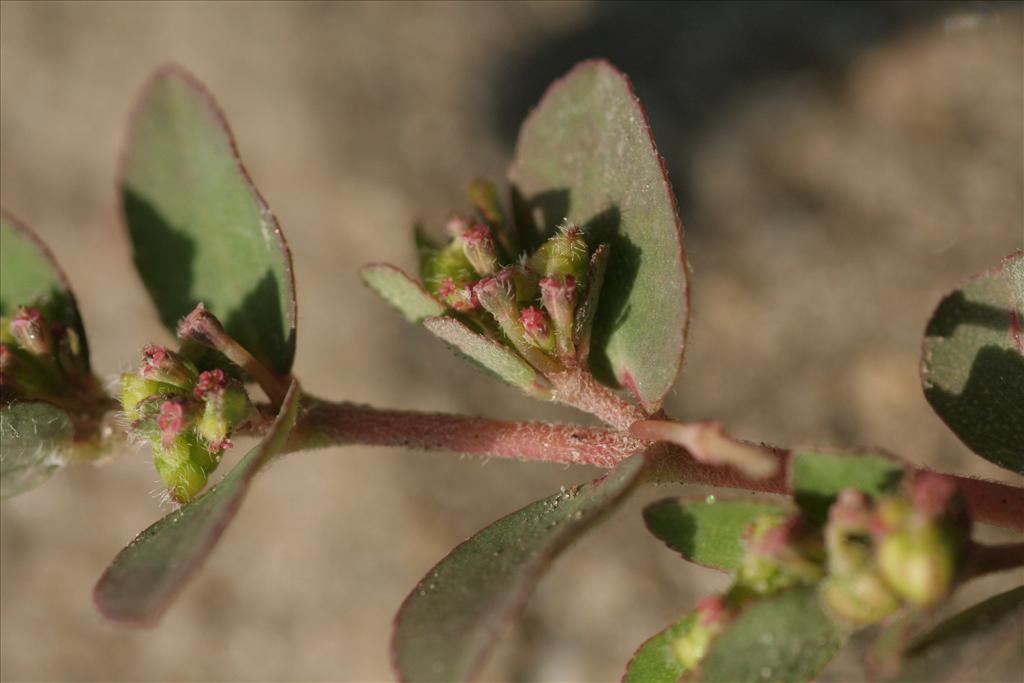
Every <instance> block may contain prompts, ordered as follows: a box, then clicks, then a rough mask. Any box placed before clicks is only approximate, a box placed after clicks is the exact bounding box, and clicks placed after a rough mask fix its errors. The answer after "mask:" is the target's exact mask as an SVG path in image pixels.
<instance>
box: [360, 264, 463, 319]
mask: <svg viewBox="0 0 1024 683" xmlns="http://www.w3.org/2000/svg"><path fill="white" fill-rule="evenodd" d="M359 276H360V277H362V278H363V282H364V283H366V286H367V287H369V288H370V289H372V290H373V291H374V292H376V293H377V294H378V295H379V296H380V297H381V298H382V299H384V300H385V301H387V302H388V303H389V304H391V305H392V306H393V307H394V308H395V309H396V310H397V311H398V312H399V313H401V314H402V315H403V316H404V317H405V319H406V320H408V321H409V322H411V323H417V324H418V323H421V322H423V321H424V320H426V319H427V318H431V317H434V316H438V315H443V314H444V312H445V307H444V305H443V304H442V303H441V302H440V301H438V300H437V299H435V298H434V297H433V296H431V294H430V292H428V291H427V290H426V289H424V288H423V285H422V284H420V283H419V282H417V281H416V280H414V279H412V278H411V277H409V276H408V275H406V274H405V272H404V271H403V270H402V269H401V268H398V267H397V266H393V265H391V264H389V263H371V264H369V265H366V266H363V267H362V268H361V269H360V270H359Z"/></svg>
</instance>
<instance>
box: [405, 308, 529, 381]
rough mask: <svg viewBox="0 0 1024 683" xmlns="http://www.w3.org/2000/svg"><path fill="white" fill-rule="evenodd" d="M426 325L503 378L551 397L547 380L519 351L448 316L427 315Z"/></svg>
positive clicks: (476, 363)
mask: <svg viewBox="0 0 1024 683" xmlns="http://www.w3.org/2000/svg"><path fill="white" fill-rule="evenodd" d="M423 326H424V327H426V328H427V329H428V330H430V331H431V332H432V333H433V334H434V335H436V336H437V337H440V338H441V339H443V340H444V341H445V342H446V343H447V344H449V345H450V346H451V347H452V348H454V349H455V350H456V351H458V352H459V354H460V355H462V356H464V357H466V358H468V359H469V360H471V361H473V363H474V364H475V365H477V366H479V367H481V368H483V369H485V370H487V371H489V372H491V373H492V374H494V375H496V376H497V377H498V378H499V379H501V380H504V381H505V382H507V383H509V384H511V385H512V386H514V387H518V388H519V389H522V390H523V391H524V392H526V393H527V394H529V395H531V396H536V397H538V398H547V397H548V396H549V389H548V384H547V380H545V379H544V378H543V377H542V376H541V375H540V374H538V372H537V371H536V370H534V369H533V367H532V366H531V365H530V364H529V363H527V362H526V361H525V360H523V359H522V358H520V357H519V354H517V353H516V352H515V351H513V350H512V349H510V348H509V347H507V346H505V345H504V344H499V343H498V342H496V341H494V340H493V339H489V338H487V337H485V336H483V335H482V334H478V333H476V332H474V331H473V330H471V329H469V327H467V326H466V325H465V324H463V323H461V322H459V321H458V320H456V319H455V318H450V317H448V316H437V317H434V318H427V319H426V320H424V321H423Z"/></svg>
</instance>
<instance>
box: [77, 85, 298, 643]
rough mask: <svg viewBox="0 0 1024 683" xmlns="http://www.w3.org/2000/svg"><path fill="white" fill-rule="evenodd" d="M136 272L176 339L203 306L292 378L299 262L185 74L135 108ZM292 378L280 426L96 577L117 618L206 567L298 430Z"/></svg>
mask: <svg viewBox="0 0 1024 683" xmlns="http://www.w3.org/2000/svg"><path fill="white" fill-rule="evenodd" d="M121 199H122V207H123V209H124V216H125V222H126V224H127V227H128V233H129V236H130V237H131V240H132V245H133V247H134V256H135V265H136V267H137V269H138V271H139V274H140V276H141V277H142V280H143V282H144V283H145V285H146V288H147V289H148V290H149V293H150V296H151V297H152V299H153V302H154V303H155V304H156V307H157V310H158V311H159V313H160V319H161V321H162V322H163V323H164V325H165V326H166V327H167V328H168V329H169V330H171V332H172V333H173V332H174V331H175V329H176V328H177V325H178V321H179V319H180V318H182V317H183V316H185V315H186V314H188V313H189V312H190V311H192V309H193V308H194V307H195V306H196V304H198V303H200V302H202V303H204V304H205V305H206V308H207V309H208V310H209V311H211V312H212V313H213V314H215V315H216V316H217V317H218V318H219V319H220V320H221V321H223V323H224V327H225V329H226V330H227V332H228V334H230V335H231V336H232V337H233V338H234V339H235V340H236V341H238V342H239V343H240V344H241V345H242V346H243V347H245V348H246V349H247V350H248V351H249V352H250V353H252V354H253V356H255V357H256V359H257V360H259V361H261V362H262V363H263V364H264V365H266V366H267V367H269V368H271V369H272V370H273V371H275V372H276V373H278V374H279V375H282V376H287V375H288V373H289V372H290V370H291V367H292V361H293V359H294V355H295V327H296V301H295V284H294V279H293V275H292V261H291V254H290V252H289V250H288V245H287V243H286V242H285V240H284V235H283V234H282V232H281V229H280V227H279V226H278V224H277V221H276V219H275V218H274V216H273V214H271V213H270V209H269V208H268V207H267V205H266V203H265V202H264V200H263V198H262V197H261V196H260V194H259V192H258V191H257V190H256V187H255V186H254V185H253V183H252V181H251V179H250V178H249V175H248V173H247V172H246V170H245V168H244V166H242V162H241V159H240V158H239V156H238V150H237V148H236V146H235V142H234V139H233V137H232V136H231V132H230V130H229V129H228V127H227V123H226V121H225V120H224V116H223V114H222V113H221V112H220V110H219V109H218V108H217V105H216V103H215V102H214V101H213V98H212V97H211V96H210V95H209V94H208V93H207V92H206V90H205V89H204V88H203V87H202V86H201V85H200V84H199V83H198V82H197V81H196V80H195V79H194V78H193V77H192V76H191V75H189V74H188V73H186V72H185V71H183V70H181V69H179V68H175V67H169V68H165V69H163V70H161V71H160V72H158V73H157V74H156V76H155V77H154V78H153V80H152V82H151V83H150V85H149V87H148V88H147V89H146V91H145V93H144V95H143V97H142V99H141V101H140V103H139V106H138V109H137V110H136V112H135V116H134V119H133V125H132V128H131V134H130V137H129V141H128V148H127V153H126V155H125V159H124V165H123V168H122V178H121ZM299 398H300V391H299V388H298V385H297V384H296V383H295V382H292V383H291V387H290V389H289V391H288V393H287V396H286V397H285V399H284V401H283V403H282V405H281V406H280V409H279V413H278V416H277V419H276V421H275V422H274V425H273V426H272V427H271V429H270V430H269V432H268V433H267V434H266V435H265V436H264V438H263V440H262V442H261V443H260V444H259V445H257V446H256V447H255V448H254V449H253V450H251V451H250V452H249V453H248V454H247V455H246V456H245V457H244V458H243V459H242V460H241V461H240V462H239V463H238V464H237V465H236V466H235V467H234V468H233V469H232V470H231V471H230V472H229V473H228V474H227V475H226V476H225V477H224V478H223V479H222V480H221V481H220V483H218V484H216V485H215V486H213V487H212V488H211V489H210V490H208V491H207V492H206V493H205V494H203V495H202V496H200V497H199V498H197V499H196V500H194V501H192V502H191V503H189V504H188V505H186V506H184V507H182V508H181V509H179V510H176V511H175V512H172V513H171V514H169V515H167V516H165V517H164V518H163V519H161V520H160V521H158V522H157V523H155V524H154V525H153V526H151V527H149V528H148V529H146V530H145V531H143V532H142V533H141V534H139V536H138V537H137V538H136V539H135V540H134V541H132V543H131V544H130V545H129V546H128V547H127V548H125V549H124V550H122V551H121V553H120V554H118V556H117V558H116V559H115V560H114V562H113V564H112V565H111V566H110V567H109V568H108V569H107V571H106V572H105V573H104V575H103V577H102V578H101V579H100V580H99V583H98V584H97V586H96V590H95V599H96V604H97V606H98V607H99V609H100V611H101V612H102V613H103V614H104V615H106V616H107V617H108V618H110V619H112V620H115V621H122V622H127V623H140V624H152V623H155V622H156V620H158V619H159V617H160V616H161V614H162V613H163V611H164V610H165V609H166V608H167V606H168V605H169V603H170V601H171V600H172V599H173V597H174V596H175V595H176V594H177V593H178V591H179V590H180V589H181V588H182V586H183V585H184V583H185V582H186V581H187V580H188V579H189V578H190V577H191V575H192V574H193V573H194V571H195V570H196V569H197V568H198V567H199V566H200V565H201V564H202V562H203V561H204V560H205V558H206V557H207V556H208V554H209V553H210V551H211V550H212V549H213V547H214V546H215V544H216V543H217V541H218V540H219V538H220V536H221V534H222V533H223V531H224V529H225V527H226V526H227V525H228V524H229V523H230V522H231V520H232V519H233V518H234V516H235V514H236V512H237V511H238V507H239V506H240V505H241V502H242V500H243V499H244V498H245V495H246V493H247V492H248V489H249V485H250V483H251V481H252V479H253V478H254V477H255V475H256V474H257V473H259V472H260V471H261V470H262V469H263V468H264V467H265V466H266V465H267V464H268V463H269V462H270V461H271V460H273V458H274V457H275V455H276V454H277V453H278V452H279V451H280V450H281V448H282V446H283V445H284V443H285V441H286V440H287V438H288V435H289V432H290V431H291V428H292V427H293V426H294V424H295V419H296V414H297V410H298V404H299Z"/></svg>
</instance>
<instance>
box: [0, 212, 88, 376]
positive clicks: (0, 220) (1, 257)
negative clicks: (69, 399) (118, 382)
mask: <svg viewBox="0 0 1024 683" xmlns="http://www.w3.org/2000/svg"><path fill="white" fill-rule="evenodd" d="M18 306H37V307H39V309H40V310H41V311H42V313H43V315H44V316H45V317H46V318H47V319H49V320H58V321H60V322H62V323H64V324H65V325H67V326H68V327H71V328H73V329H74V330H75V331H76V332H77V333H78V335H79V338H80V341H81V347H82V358H83V359H84V360H85V363H86V367H88V362H89V345H88V342H87V340H86V338H85V328H84V327H83V326H82V317H81V315H80V314H79V312H78V304H77V303H76V302H75V295H74V294H73V293H72V292H71V285H70V284H69V283H68V279H67V276H65V275H64V271H63V270H61V267H60V265H58V263H57V260H56V259H55V258H54V257H53V254H52V253H50V250H49V249H47V248H46V245H45V244H43V242H42V240H40V239H39V237H38V236H37V235H36V234H35V233H34V232H32V230H31V229H29V227H28V226H27V225H25V224H24V223H21V222H20V221H19V220H18V219H16V218H15V217H14V216H12V215H11V214H9V213H7V212H6V211H0V315H2V316H4V317H8V316H11V315H13V314H14V311H15V310H16V309H17V307H18Z"/></svg>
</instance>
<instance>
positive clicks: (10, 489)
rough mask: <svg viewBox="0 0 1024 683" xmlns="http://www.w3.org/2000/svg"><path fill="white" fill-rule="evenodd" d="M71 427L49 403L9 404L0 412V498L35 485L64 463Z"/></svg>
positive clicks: (72, 433)
mask: <svg viewBox="0 0 1024 683" xmlns="http://www.w3.org/2000/svg"><path fill="white" fill-rule="evenodd" d="M74 431H75V430H74V426H73V425H72V424H71V418H69V417H68V416H67V414H66V413H65V412H64V411H62V410H60V409H59V408H56V407H54V406H53V405H51V404H49V403H43V402H34V401H33V402H24V403H11V404H9V405H6V406H4V407H3V409H0V499H3V498H9V497H10V496H13V495H15V494H18V493H23V492H25V491H28V490H30V489H33V488H35V487H36V486H39V485H40V484H42V483H43V482H44V481H46V480H47V479H49V478H50V476H51V475H52V474H53V473H54V472H56V471H57V470H59V469H60V468H61V467H63V466H64V465H65V464H66V463H67V453H66V452H65V448H66V447H67V446H68V445H70V443H71V438H72V436H73V435H74Z"/></svg>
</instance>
